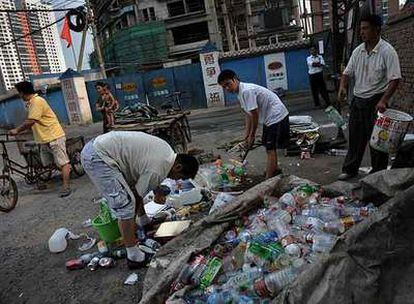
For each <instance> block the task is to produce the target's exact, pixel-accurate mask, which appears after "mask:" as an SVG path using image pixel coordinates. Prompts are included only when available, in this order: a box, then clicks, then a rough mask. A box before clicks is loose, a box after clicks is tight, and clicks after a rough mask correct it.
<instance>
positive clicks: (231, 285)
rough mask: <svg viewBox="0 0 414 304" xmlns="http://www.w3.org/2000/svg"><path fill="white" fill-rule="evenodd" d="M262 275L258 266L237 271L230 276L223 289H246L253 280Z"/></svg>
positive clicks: (251, 284)
mask: <svg viewBox="0 0 414 304" xmlns="http://www.w3.org/2000/svg"><path fill="white" fill-rule="evenodd" d="M262 275H263V270H262V269H261V268H259V267H252V268H250V269H249V270H247V271H243V272H239V273H237V274H236V275H234V276H233V277H231V278H230V279H229V280H228V281H227V282H226V283H225V284H224V285H223V289H225V290H232V289H234V290H246V289H248V288H249V287H251V286H253V282H254V280H256V279H257V278H259V277H261V276H262Z"/></svg>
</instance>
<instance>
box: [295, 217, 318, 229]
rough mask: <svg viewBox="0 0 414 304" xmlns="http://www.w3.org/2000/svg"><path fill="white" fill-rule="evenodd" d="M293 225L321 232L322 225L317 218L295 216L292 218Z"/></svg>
mask: <svg viewBox="0 0 414 304" xmlns="http://www.w3.org/2000/svg"><path fill="white" fill-rule="evenodd" d="M293 224H294V225H296V226H299V227H302V228H305V229H315V230H321V229H322V228H323V225H324V223H323V222H322V221H321V220H320V219H319V218H317V217H311V216H305V215H296V216H295V217H294V218H293Z"/></svg>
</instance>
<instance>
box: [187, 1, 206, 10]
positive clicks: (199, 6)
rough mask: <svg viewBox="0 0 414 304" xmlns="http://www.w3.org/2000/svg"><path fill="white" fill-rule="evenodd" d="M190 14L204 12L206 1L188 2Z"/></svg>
mask: <svg viewBox="0 0 414 304" xmlns="http://www.w3.org/2000/svg"><path fill="white" fill-rule="evenodd" d="M185 2H186V3H187V9H188V12H189V13H191V12H199V11H203V10H204V1H201V0H186V1H185Z"/></svg>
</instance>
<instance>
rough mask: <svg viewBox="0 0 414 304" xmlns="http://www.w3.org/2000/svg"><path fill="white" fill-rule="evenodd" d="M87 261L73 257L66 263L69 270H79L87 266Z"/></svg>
mask: <svg viewBox="0 0 414 304" xmlns="http://www.w3.org/2000/svg"><path fill="white" fill-rule="evenodd" d="M85 265H86V264H85V263H84V261H83V260H82V259H73V260H69V261H67V262H66V263H65V266H66V269H67V270H77V269H83V268H85Z"/></svg>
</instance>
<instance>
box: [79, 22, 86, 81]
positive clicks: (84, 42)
mask: <svg viewBox="0 0 414 304" xmlns="http://www.w3.org/2000/svg"><path fill="white" fill-rule="evenodd" d="M87 33H88V23H86V26H85V28H84V30H83V31H82V41H81V46H80V51H79V60H78V68H77V71H78V73H80V72H82V66H83V56H84V53H85V44H86V35H87Z"/></svg>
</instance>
